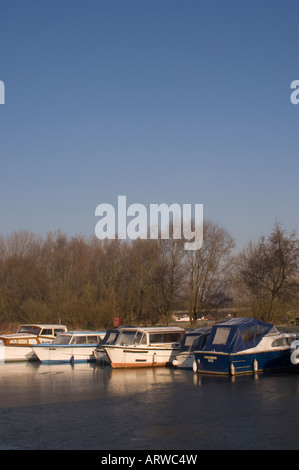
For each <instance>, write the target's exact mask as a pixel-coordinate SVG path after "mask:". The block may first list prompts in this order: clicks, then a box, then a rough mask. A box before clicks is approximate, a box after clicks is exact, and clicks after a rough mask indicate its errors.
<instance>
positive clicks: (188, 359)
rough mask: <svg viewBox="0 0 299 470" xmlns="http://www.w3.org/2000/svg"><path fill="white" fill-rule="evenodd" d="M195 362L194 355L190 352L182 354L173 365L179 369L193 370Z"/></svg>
mask: <svg viewBox="0 0 299 470" xmlns="http://www.w3.org/2000/svg"><path fill="white" fill-rule="evenodd" d="M194 360H195V356H194V353H192V352H191V353H190V352H182V353H180V354H178V355H177V356H176V358H175V360H174V361H172V365H173V366H174V367H176V368H177V369H188V370H189V369H190V370H192V369H193V363H194Z"/></svg>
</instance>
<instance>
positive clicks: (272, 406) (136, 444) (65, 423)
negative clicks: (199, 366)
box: [0, 362, 299, 451]
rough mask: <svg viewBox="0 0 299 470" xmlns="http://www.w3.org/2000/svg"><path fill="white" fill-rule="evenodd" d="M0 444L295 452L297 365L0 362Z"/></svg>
mask: <svg viewBox="0 0 299 470" xmlns="http://www.w3.org/2000/svg"><path fill="white" fill-rule="evenodd" d="M0 418H1V427H0V449H12V450H13V449H24V450H35V449H44V450H49V449H50V450H59V449H65V450H68V449H73V450H80V449H82V450H88V449H90V450H93V449H94V450H103V451H104V450H105V451H107V450H110V451H112V450H114V451H118V450H130V451H134V450H136V451H137V450H155V449H159V450H176V449H177V450H182V451H187V450H188V451H190V450H194V451H195V450H197V451H200V450H204V449H209V450H211V449H230V450H234V449H244V450H245V449H299V424H298V423H299V370H298V372H297V371H296V372H293V373H291V372H277V373H273V372H271V373H264V374H258V375H256V376H254V375H246V376H237V377H234V378H229V377H219V376H201V375H197V374H196V375H195V374H194V373H193V371H184V370H176V369H173V368H156V369H143V370H142V369H130V370H113V369H111V368H110V367H109V366H104V367H101V366H98V365H96V364H80V365H79V364H78V365H77V364H75V365H74V366H71V365H69V364H64V365H43V364H40V363H38V362H36V363H21V364H1V365H0Z"/></svg>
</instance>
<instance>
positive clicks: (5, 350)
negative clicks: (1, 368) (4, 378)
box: [0, 346, 37, 362]
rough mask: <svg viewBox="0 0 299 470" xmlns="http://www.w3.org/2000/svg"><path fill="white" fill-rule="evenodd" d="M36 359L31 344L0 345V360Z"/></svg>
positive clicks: (21, 360)
mask: <svg viewBox="0 0 299 470" xmlns="http://www.w3.org/2000/svg"><path fill="white" fill-rule="evenodd" d="M36 360H37V357H36V355H35V354H34V352H33V350H32V347H31V346H28V347H27V346H1V347H0V362H25V361H36Z"/></svg>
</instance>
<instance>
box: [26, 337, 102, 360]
mask: <svg viewBox="0 0 299 470" xmlns="http://www.w3.org/2000/svg"><path fill="white" fill-rule="evenodd" d="M105 333H106V332H105V331H68V332H66V333H63V334H61V335H60V336H58V337H57V338H56V339H55V341H54V342H53V343H52V344H37V345H35V346H33V350H34V352H35V354H36V356H37V357H38V359H39V360H40V361H41V362H43V363H65V362H69V363H75V362H94V361H95V357H94V354H93V352H94V349H95V348H96V347H97V345H98V344H99V342H100V341H101V340H102V339H103V338H104V336H105Z"/></svg>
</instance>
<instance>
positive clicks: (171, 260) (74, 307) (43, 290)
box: [0, 220, 299, 329]
mask: <svg viewBox="0 0 299 470" xmlns="http://www.w3.org/2000/svg"><path fill="white" fill-rule="evenodd" d="M234 248H235V242H234V239H233V237H232V236H231V235H230V233H229V232H228V231H227V230H226V229H225V228H224V227H221V226H219V225H218V224H217V223H215V222H212V221H209V220H206V221H204V225H203V245H202V248H201V249H200V250H197V251H186V250H184V241H183V240H176V239H173V238H171V237H170V239H169V240H163V239H157V240H149V239H148V240H141V239H138V240H134V241H130V242H126V241H120V240H117V239H115V240H104V241H99V240H98V239H97V238H95V237H94V238H84V237H80V236H76V237H68V236H66V235H65V234H63V233H61V232H59V231H58V232H55V233H49V234H47V236H46V237H44V238H43V237H40V236H38V235H36V234H34V233H31V232H27V231H19V232H15V233H12V234H11V235H8V236H2V237H0V324H1V326H3V327H4V326H5V327H7V328H9V327H10V325H15V324H18V323H30V322H40V323H62V324H66V325H67V326H68V327H71V328H89V329H91V328H110V327H112V326H113V319H114V318H116V317H117V318H119V319H120V323H121V324H126V325H130V324H131V325H137V324H143V325H155V324H165V325H166V324H168V323H169V321H170V319H171V315H172V313H173V312H175V311H178V310H185V311H188V312H189V314H190V319H191V323H193V324H195V323H196V320H197V319H198V318H200V317H201V316H202V315H203V314H205V315H207V314H208V313H209V312H210V313H211V312H217V311H219V309H223V308H228V307H229V308H234V309H235V310H237V311H240V312H244V311H245V312H246V315H252V316H255V317H257V318H261V319H263V320H265V321H273V320H277V319H279V320H280V319H281V318H282V317H283V316H287V312H289V311H291V310H294V309H295V310H296V308H297V306H299V303H298V292H299V291H298V286H299V284H298V282H299V240H298V238H297V236H296V234H295V233H294V232H292V233H289V232H287V231H286V230H285V229H284V228H283V227H281V225H280V224H278V223H275V224H274V226H273V229H272V231H271V233H270V234H269V235H268V236H267V237H265V236H263V237H260V239H259V240H258V241H256V242H250V243H249V244H248V246H246V248H245V249H244V250H242V251H241V252H240V253H237V254H236V253H235V252H234ZM298 316H299V315H298Z"/></svg>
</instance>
